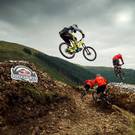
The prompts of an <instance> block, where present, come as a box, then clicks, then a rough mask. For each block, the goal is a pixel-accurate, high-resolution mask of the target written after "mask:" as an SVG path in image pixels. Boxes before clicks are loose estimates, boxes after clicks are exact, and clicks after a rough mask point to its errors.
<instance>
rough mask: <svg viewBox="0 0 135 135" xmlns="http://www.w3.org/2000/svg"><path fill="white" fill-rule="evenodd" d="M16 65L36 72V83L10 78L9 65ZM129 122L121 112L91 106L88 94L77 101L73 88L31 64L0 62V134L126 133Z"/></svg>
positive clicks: (115, 134)
mask: <svg viewBox="0 0 135 135" xmlns="http://www.w3.org/2000/svg"><path fill="white" fill-rule="evenodd" d="M18 64H23V65H26V66H28V67H30V68H32V69H33V70H34V71H36V73H37V74H38V77H39V82H38V83H32V84H31V83H28V82H22V81H15V80H12V79H11V77H10V68H11V67H12V66H15V65H18ZM114 89H115V88H114V87H113V90H114ZM131 124H132V123H131V120H129V118H128V117H126V116H125V115H123V114H122V112H121V111H118V110H115V109H105V108H101V107H99V106H95V105H94V104H93V102H92V98H91V95H87V96H86V97H84V99H83V100H81V99H80V92H79V91H78V90H77V89H76V88H73V87H71V86H69V85H67V84H64V83H62V82H59V81H54V80H53V79H52V78H51V77H49V75H48V74H47V73H46V72H44V73H43V72H41V71H39V70H38V69H36V67H35V66H34V65H33V64H30V63H28V62H2V63H0V135H128V134H129V132H130V127H131Z"/></svg>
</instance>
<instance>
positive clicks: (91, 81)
mask: <svg viewBox="0 0 135 135" xmlns="http://www.w3.org/2000/svg"><path fill="white" fill-rule="evenodd" d="M86 84H87V85H89V86H90V88H91V89H92V88H93V87H94V80H85V82H84V85H86Z"/></svg>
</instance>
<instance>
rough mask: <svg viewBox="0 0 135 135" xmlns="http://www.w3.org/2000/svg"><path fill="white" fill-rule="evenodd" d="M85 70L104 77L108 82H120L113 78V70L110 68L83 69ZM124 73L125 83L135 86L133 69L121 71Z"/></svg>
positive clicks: (134, 71)
mask: <svg viewBox="0 0 135 135" xmlns="http://www.w3.org/2000/svg"><path fill="white" fill-rule="evenodd" d="M85 69H87V70H89V71H90V72H93V73H95V74H97V73H99V74H102V75H104V76H105V77H106V78H107V79H108V80H109V82H120V80H118V78H116V77H115V75H114V71H113V68H111V67H89V66H87V67H85ZM123 71H124V73H125V80H124V82H125V83H130V84H135V70H133V69H123Z"/></svg>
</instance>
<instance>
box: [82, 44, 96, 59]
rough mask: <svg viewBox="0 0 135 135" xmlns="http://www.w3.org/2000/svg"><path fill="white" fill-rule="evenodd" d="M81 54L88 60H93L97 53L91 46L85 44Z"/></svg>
mask: <svg viewBox="0 0 135 135" xmlns="http://www.w3.org/2000/svg"><path fill="white" fill-rule="evenodd" d="M83 56H84V58H85V59H87V60H88V61H94V60H95V59H96V57H97V53H96V51H95V50H94V49H93V48H92V47H90V46H86V47H84V49H83Z"/></svg>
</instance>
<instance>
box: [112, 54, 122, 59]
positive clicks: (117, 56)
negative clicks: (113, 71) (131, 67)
mask: <svg viewBox="0 0 135 135" xmlns="http://www.w3.org/2000/svg"><path fill="white" fill-rule="evenodd" d="M119 59H122V55H121V54H117V55H115V56H114V57H113V60H119Z"/></svg>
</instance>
